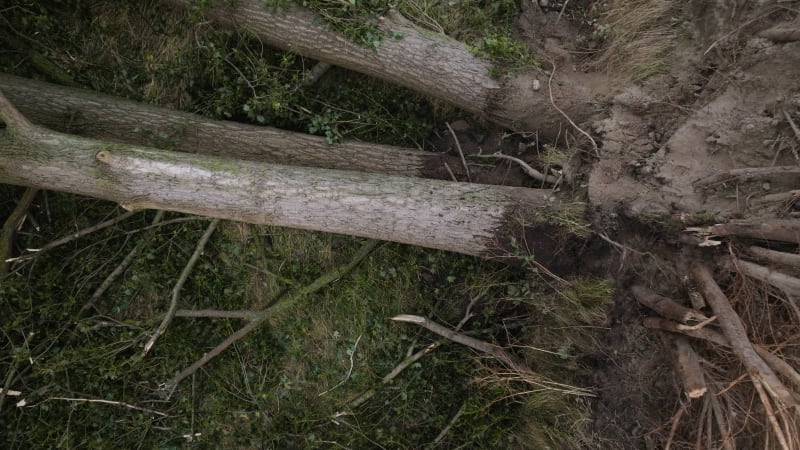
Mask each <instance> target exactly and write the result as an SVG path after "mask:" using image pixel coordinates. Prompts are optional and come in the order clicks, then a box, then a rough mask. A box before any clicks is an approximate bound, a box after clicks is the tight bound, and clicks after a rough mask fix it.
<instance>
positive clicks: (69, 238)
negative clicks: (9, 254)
mask: <svg viewBox="0 0 800 450" xmlns="http://www.w3.org/2000/svg"><path fill="white" fill-rule="evenodd" d="M134 214H136V211H126V212H124V213H122V214H120V215H118V216H116V217H114V218H112V219H108V220H106V221H104V222H100V223H97V224H94V225H92V226H90V227H86V228H84V229H81V230H78V231H76V232H74V233H70V234H68V235H66V236H63V237H60V238H58V239H56V240H55V241H52V242H48V243H47V244H45V245H44V246H42V247H40V248H29V249H27V250H28V251H29V252H33V253H28V254H26V255H20V256H17V257H16V258H11V259H8V260H6V261H7V262H12V261H26V260H29V259H33V258H36V257H37V256H39V255H41V254H42V253H44V252H46V251H48V250H52V249H54V248H56V247H59V246H62V245H64V244H66V243H68V242H72V241H74V240H75V239H78V238H81V237H83V236H86V235H87V234H91V233H94V232H95V231H100V230H102V229H104V228H108V227H110V226H112V225H115V224H118V223H120V222H122V221H123V220H125V219H127V218H129V217H131V216H132V215H134Z"/></svg>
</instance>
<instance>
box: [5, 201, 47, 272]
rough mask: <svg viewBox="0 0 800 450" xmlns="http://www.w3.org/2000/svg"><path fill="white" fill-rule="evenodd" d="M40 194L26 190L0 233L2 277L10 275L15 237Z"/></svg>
mask: <svg viewBox="0 0 800 450" xmlns="http://www.w3.org/2000/svg"><path fill="white" fill-rule="evenodd" d="M38 193H39V189H35V188H28V189H26V190H25V193H24V194H22V198H21V199H20V200H19V202H17V206H16V207H15V208H14V211H12V212H11V215H9V216H8V218H6V221H5V223H3V229H2V231H0V277H2V276H3V275H5V274H6V273H8V267H9V264H8V263H9V262H11V261H12V260H13V259H12V258H11V253H12V251H13V249H14V236H16V234H17V230H19V228H20V227H21V226H22V223H23V222H24V221H25V217H27V215H28V208H30V206H31V203H33V199H35V198H36V194H38Z"/></svg>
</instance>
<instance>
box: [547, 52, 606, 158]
mask: <svg viewBox="0 0 800 450" xmlns="http://www.w3.org/2000/svg"><path fill="white" fill-rule="evenodd" d="M550 64H551V65H552V66H553V68H552V69H551V70H550V77H549V78H548V79H547V89H548V91H549V94H550V104H551V105H553V108H555V109H556V111H558V112H559V113H561V115H562V116H564V118H565V119H567V121H568V122H569V123H570V125H572V127H573V128H575V129H576V130H578V132H579V133H581V134H582V135H584V136H586V137H587V138H589V142H591V143H592V148H593V149H594V154H595V156H597V157H598V158H599V157H600V148H599V147H598V146H597V142H596V141H595V140H594V138H593V137H592V135H590V134H589V133H587V132H586V131H584V130H583V128H581V127H579V126H578V125H576V124H575V122H573V121H572V119H571V118H570V117H569V116H568V115H567V113H565V112H564V111H562V110H561V108H559V107H558V106H557V105H556V102H555V100H553V75H555V73H556V65H555V63H552V62H551V63H550Z"/></svg>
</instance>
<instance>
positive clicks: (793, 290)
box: [733, 258, 800, 301]
mask: <svg viewBox="0 0 800 450" xmlns="http://www.w3.org/2000/svg"><path fill="white" fill-rule="evenodd" d="M733 264H734V266H735V267H736V269H737V270H738V271H739V272H740V273H742V274H744V275H747V276H748V277H751V278H755V279H756V280H759V281H763V282H764V283H767V284H769V285H771V286H775V287H776V288H778V289H780V290H782V291H784V292H785V293H787V294H788V295H789V297H790V298H789V301H792V300H793V299H792V298H791V297H800V278H795V277H793V276H791V275H787V274H785V273H783V272H778V271H777V270H772V269H770V268H769V267H764V266H762V265H759V264H755V263H752V262H749V261H744V260H741V259H737V258H733Z"/></svg>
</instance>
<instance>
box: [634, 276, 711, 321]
mask: <svg viewBox="0 0 800 450" xmlns="http://www.w3.org/2000/svg"><path fill="white" fill-rule="evenodd" d="M631 292H632V293H633V295H634V296H635V297H636V300H638V301H639V303H641V304H643V305H645V306H647V307H648V308H650V309H652V310H653V311H655V312H657V313H659V314H661V315H662V316H663V317H665V318H667V319H672V320H677V321H678V322H681V323H687V322H689V321H698V322H704V321H706V320H708V317H706V315H705V314H703V313H701V312H700V311H697V310H694V309H691V308H687V307H685V306H683V305H681V304H678V302H676V301H675V300H672V299H671V298H667V297H664V296H662V295H658V294H656V293H655V292H653V291H651V290H650V289H647V288H646V287H644V286H639V285H636V286H633V287H631Z"/></svg>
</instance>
